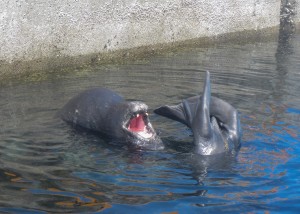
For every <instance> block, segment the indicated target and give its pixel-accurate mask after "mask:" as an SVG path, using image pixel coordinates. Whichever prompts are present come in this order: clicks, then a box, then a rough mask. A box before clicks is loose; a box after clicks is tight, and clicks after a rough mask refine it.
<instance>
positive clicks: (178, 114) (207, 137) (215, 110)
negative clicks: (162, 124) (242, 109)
mask: <svg viewBox="0 0 300 214" xmlns="http://www.w3.org/2000/svg"><path fill="white" fill-rule="evenodd" d="M154 112H155V113H156V114H159V115H161V116H165V117H167V118H170V119H173V120H176V121H178V122H181V123H183V124H185V125H186V126H188V127H189V128H191V130H192V132H193V138H194V144H195V153H197V154H200V155H214V154H221V153H225V152H228V151H237V150H238V149H239V148H240V141H241V135H242V130H241V126H240V119H239V114H238V111H237V110H236V109H235V108H234V107H233V106H231V105H230V104H229V103H227V102H226V101H224V100H222V99H220V98H217V97H213V96H211V87H210V73H209V72H208V71H207V72H206V79H205V83H204V88H203V94H202V96H200V95H199V96H194V97H190V98H187V99H184V100H183V101H182V103H180V104H178V105H175V106H168V105H165V106H161V107H159V108H157V109H155V110H154Z"/></svg>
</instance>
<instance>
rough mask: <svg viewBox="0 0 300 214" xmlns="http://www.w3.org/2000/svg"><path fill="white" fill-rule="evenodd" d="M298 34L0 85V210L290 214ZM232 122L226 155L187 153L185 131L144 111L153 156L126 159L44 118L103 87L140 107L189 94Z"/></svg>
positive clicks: (298, 100) (295, 175) (295, 182)
mask: <svg viewBox="0 0 300 214" xmlns="http://www.w3.org/2000/svg"><path fill="white" fill-rule="evenodd" d="M299 39H300V35H295V36H294V37H293V38H291V40H290V41H286V42H282V43H278V42H277V41H275V42H274V41H269V42H257V43H251V44H247V43H246V44H234V43H231V44H223V45H218V46H215V47H211V48H205V49H204V48H194V49H189V50H183V51H181V52H176V53H171V54H168V55H165V56H160V57H155V58H151V59H149V60H148V61H141V62H137V63H133V64H128V65H120V66H106V67H104V66H100V67H92V68H88V69H85V70H80V71H75V72H74V74H72V75H65V76H63V77H60V78H58V77H56V76H51V75H49V78H47V79H45V80H43V81H37V82H35V81H33V82H25V83H24V82H23V83H19V84H16V83H7V84H5V85H4V86H2V87H1V88H0V121H1V125H0V193H1V194H0V212H1V213H5V212H8V213H46V212H50V213H67V212H71V213H74V212H76V213H79V212H85V213H93V212H95V213H97V212H99V213H219V212H223V213H251V212H254V213H297V212H299V211H300V155H299V154H300V138H299V133H300V128H299V126H300V96H299V91H300V83H299V82H300V43H299ZM205 70H210V71H211V78H212V93H213V95H215V96H218V97H220V98H222V99H224V100H226V101H228V102H229V103H231V104H232V105H234V106H235V107H236V108H237V109H238V110H239V112H240V114H241V122H242V127H243V139H242V147H241V150H240V151H239V153H238V155H237V157H233V158H232V157H228V158H225V159H224V158H223V159H221V160H218V159H215V160H209V159H204V158H203V157H200V156H197V155H195V154H193V153H192V152H191V143H192V137H191V132H190V130H189V129H187V128H186V127H185V126H183V125H181V124H179V123H177V122H175V121H171V120H168V119H166V118H162V117H159V116H157V115H154V114H151V115H150V116H151V121H152V124H153V125H154V127H155V128H156V130H158V131H159V132H160V135H161V137H162V139H163V141H164V143H165V144H166V149H165V150H163V151H132V150H130V149H128V148H126V147H124V146H122V147H121V146H120V147H118V146H115V145H111V144H110V143H109V142H107V140H105V139H101V138H99V137H98V136H93V135H91V134H89V133H84V132H83V133H82V132H81V133H78V132H76V131H75V130H73V129H72V128H71V127H69V126H68V125H67V124H65V123H63V122H62V121H60V120H59V119H57V118H55V117H54V115H55V113H56V112H57V110H59V109H60V108H61V107H62V106H63V105H64V104H65V103H66V102H67V101H68V99H70V98H71V97H72V96H74V95H76V94H77V93H79V92H81V91H82V90H84V89H87V88H90V87H95V86H104V87H108V88H111V89H113V90H115V91H116V92H118V93H120V94H122V95H123V96H124V97H126V98H128V99H137V100H142V101H144V102H145V103H147V104H148V105H149V107H150V109H151V110H153V109H154V108H156V107H158V106H160V105H162V104H177V103H179V102H180V101H181V100H182V99H184V98H187V97H190V96H194V95H197V94H199V93H200V92H201V89H202V86H203V85H202V82H203V78H204V71H205Z"/></svg>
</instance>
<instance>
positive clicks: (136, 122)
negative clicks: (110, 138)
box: [128, 114, 146, 132]
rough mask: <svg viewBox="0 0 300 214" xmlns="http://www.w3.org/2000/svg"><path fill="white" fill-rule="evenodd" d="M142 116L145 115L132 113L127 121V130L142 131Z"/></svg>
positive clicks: (143, 123)
mask: <svg viewBox="0 0 300 214" xmlns="http://www.w3.org/2000/svg"><path fill="white" fill-rule="evenodd" d="M144 117H145V116H144V115H143V114H136V115H134V116H133V117H132V118H131V119H130V121H129V125H128V130H130V131H132V132H142V131H144V130H145V128H146V124H145V121H144Z"/></svg>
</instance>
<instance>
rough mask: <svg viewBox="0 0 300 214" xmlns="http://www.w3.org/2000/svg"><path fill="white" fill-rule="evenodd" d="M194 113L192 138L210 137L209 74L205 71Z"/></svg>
mask: <svg viewBox="0 0 300 214" xmlns="http://www.w3.org/2000/svg"><path fill="white" fill-rule="evenodd" d="M199 99H200V100H199V102H198V105H197V108H196V112H195V115H194V117H193V119H192V125H191V128H192V130H193V133H194V138H195V137H196V138H205V139H206V140H208V139H210V138H211V136H212V128H211V123H210V109H209V108H210V75H209V72H206V78H205V83H204V87H203V95H202V96H201V97H200V98H199Z"/></svg>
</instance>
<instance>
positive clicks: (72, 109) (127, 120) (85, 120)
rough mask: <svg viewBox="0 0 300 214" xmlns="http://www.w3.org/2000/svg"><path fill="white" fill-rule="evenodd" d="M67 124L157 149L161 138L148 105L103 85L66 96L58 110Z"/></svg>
mask: <svg viewBox="0 0 300 214" xmlns="http://www.w3.org/2000/svg"><path fill="white" fill-rule="evenodd" d="M58 116H59V117H60V118H61V119H62V120H64V121H66V122H67V123H69V124H72V125H75V126H78V127H82V128H85V129H87V130H91V131H93V132H97V133H100V134H103V135H105V136H108V137H111V138H113V139H116V140H118V141H120V142H126V143H129V144H130V145H134V146H135V147H139V148H144V149H150V150H160V149H163V148H164V145H163V143H162V140H161V139H160V137H159V136H158V135H157V134H156V132H155V130H154V128H153V127H152V124H151V123H150V120H149V116H148V106H147V105H146V104H145V103H143V102H140V101H126V100H125V99H124V98H123V97H122V96H121V95H119V94H117V93H115V92H114V91H112V90H110V89H107V88H92V89H88V90H86V91H83V92H81V93H80V94H78V95H76V96H75V97H73V98H72V99H70V100H69V101H68V102H67V103H66V104H65V106H64V107H63V108H62V109H61V110H60V111H59V112H58Z"/></svg>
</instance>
